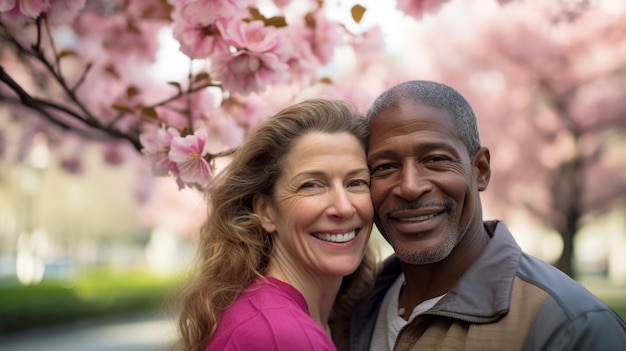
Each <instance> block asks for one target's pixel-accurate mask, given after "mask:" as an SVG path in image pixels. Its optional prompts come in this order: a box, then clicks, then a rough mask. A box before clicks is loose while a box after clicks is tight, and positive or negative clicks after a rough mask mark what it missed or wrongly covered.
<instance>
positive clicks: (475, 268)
mask: <svg viewBox="0 0 626 351" xmlns="http://www.w3.org/2000/svg"><path fill="white" fill-rule="evenodd" d="M484 225H485V228H487V231H488V232H489V234H490V235H491V240H490V242H489V244H488V245H487V246H486V248H485V251H484V252H483V253H482V254H481V256H480V257H479V258H478V259H477V260H476V261H475V262H474V263H473V264H472V266H471V267H470V268H469V269H468V270H467V272H465V274H464V275H463V276H462V277H461V278H460V279H459V281H458V282H457V284H456V285H455V286H454V287H453V288H452V290H450V291H449V292H448V293H447V294H446V296H445V297H444V298H442V299H441V300H440V301H439V302H438V303H437V304H436V305H435V306H434V307H433V308H432V309H431V310H429V311H428V312H426V313H425V314H423V315H420V316H418V317H417V318H416V319H414V320H413V321H412V322H411V323H409V324H407V325H406V326H405V327H404V328H403V329H402V330H401V331H400V333H399V335H398V339H397V340H396V344H395V346H394V350H398V351H400V350H434V349H450V350H454V349H464V350H503V349H504V350H602V351H605V350H626V323H624V321H623V320H622V319H621V318H620V317H619V316H618V315H617V314H616V313H615V312H614V311H613V310H611V309H610V308H609V307H608V306H607V305H606V304H604V303H603V302H602V301H601V300H599V299H598V298H597V297H595V296H594V295H592V294H591V293H590V292H589V291H588V290H587V289H585V288H584V287H583V286H581V285H580V284H579V283H577V282H576V281H574V280H572V279H571V278H569V277H568V276H567V275H565V274H563V273H562V272H561V271H559V270H558V269H556V268H555V267H553V266H552V265H550V264H548V263H546V262H543V261H541V260H539V259H537V258H534V257H531V256H529V255H527V254H525V253H523V252H522V251H521V249H520V247H519V246H518V245H517V243H516V242H515V239H514V238H513V236H512V235H511V234H510V232H509V230H508V229H507V228H506V226H505V225H504V223H502V222H499V221H491V222H485V223H484ZM400 273H401V267H400V261H399V260H398V258H397V257H395V255H394V256H391V257H390V258H388V259H387V260H386V262H385V265H384V269H383V271H382V272H381V274H380V275H379V277H378V280H377V282H376V286H375V288H374V290H373V292H372V293H371V294H370V295H368V296H367V297H366V298H364V299H362V300H360V301H358V302H357V303H356V305H355V308H354V311H353V314H352V319H351V322H350V341H349V345H350V350H353V351H363V350H368V349H369V345H370V341H371V338H372V334H373V330H374V325H375V323H376V317H377V315H378V310H379V307H380V304H381V302H382V299H383V297H384V295H385V292H386V291H387V289H388V288H389V286H390V285H391V284H392V283H393V282H394V281H395V280H396V278H397V277H398V275H399V274H400Z"/></svg>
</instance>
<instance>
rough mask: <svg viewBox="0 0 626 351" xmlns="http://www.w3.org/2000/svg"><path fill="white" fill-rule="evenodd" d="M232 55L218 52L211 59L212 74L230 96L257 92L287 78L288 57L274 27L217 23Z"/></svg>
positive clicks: (236, 22)
mask: <svg viewBox="0 0 626 351" xmlns="http://www.w3.org/2000/svg"><path fill="white" fill-rule="evenodd" d="M217 26H218V28H219V30H220V32H221V33H222V36H223V38H224V41H225V42H226V43H227V44H228V45H229V46H230V47H231V48H232V50H233V51H234V52H231V51H226V50H224V51H220V52H218V53H216V56H215V59H214V62H213V64H214V67H213V69H214V71H215V76H216V78H217V79H219V80H221V81H222V83H223V84H224V87H225V88H226V89H228V90H231V91H233V92H238V93H241V94H248V93H250V92H260V91H262V90H264V89H265V88H266V87H267V86H268V85H270V84H275V83H281V82H284V81H285V80H286V78H287V77H288V68H289V66H288V65H287V64H286V61H287V60H288V59H289V55H288V54H289V53H288V51H287V50H286V49H287V48H288V47H287V46H286V45H285V43H284V42H283V40H282V39H281V37H279V36H278V35H277V33H276V29H275V28H273V27H265V26H264V24H263V22H261V21H252V22H250V23H246V22H243V21H240V20H235V19H225V20H220V21H218V22H217Z"/></svg>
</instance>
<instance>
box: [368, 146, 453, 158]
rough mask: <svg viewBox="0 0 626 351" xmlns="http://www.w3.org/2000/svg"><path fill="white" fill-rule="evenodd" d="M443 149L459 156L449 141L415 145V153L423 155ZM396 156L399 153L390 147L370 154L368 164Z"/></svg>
mask: <svg viewBox="0 0 626 351" xmlns="http://www.w3.org/2000/svg"><path fill="white" fill-rule="evenodd" d="M442 149H443V150H446V151H448V152H451V153H453V154H455V155H457V154H458V152H457V151H456V149H455V148H454V145H452V143H450V142H448V141H433V142H425V143H420V144H418V145H415V147H413V151H414V152H416V153H418V152H419V153H423V152H429V151H432V150H442ZM396 155H397V152H396V151H395V150H394V149H393V148H392V147H390V148H388V149H385V150H380V151H376V152H373V153H369V154H368V155H367V162H370V160H372V159H379V158H393V157H394V156H396Z"/></svg>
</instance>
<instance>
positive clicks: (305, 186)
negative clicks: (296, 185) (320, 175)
mask: <svg viewBox="0 0 626 351" xmlns="http://www.w3.org/2000/svg"><path fill="white" fill-rule="evenodd" d="M317 187H318V185H317V184H316V183H314V182H306V183H302V185H300V188H301V189H313V188H317Z"/></svg>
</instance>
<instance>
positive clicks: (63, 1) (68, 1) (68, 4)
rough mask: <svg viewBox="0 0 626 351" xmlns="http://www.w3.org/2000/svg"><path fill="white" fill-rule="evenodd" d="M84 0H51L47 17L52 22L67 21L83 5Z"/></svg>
mask: <svg viewBox="0 0 626 351" xmlns="http://www.w3.org/2000/svg"><path fill="white" fill-rule="evenodd" d="M85 2H86V0H53V4H52V8H51V9H50V13H49V15H48V18H49V19H50V21H51V22H52V23H54V24H60V23H69V22H71V21H73V20H74V18H76V16H77V15H78V13H79V12H80V11H81V10H82V9H83V8H84V7H85Z"/></svg>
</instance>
